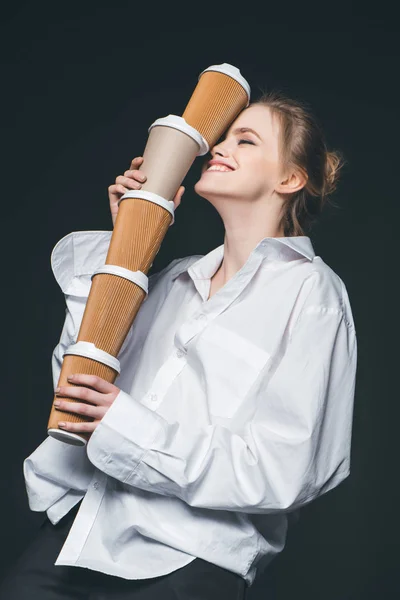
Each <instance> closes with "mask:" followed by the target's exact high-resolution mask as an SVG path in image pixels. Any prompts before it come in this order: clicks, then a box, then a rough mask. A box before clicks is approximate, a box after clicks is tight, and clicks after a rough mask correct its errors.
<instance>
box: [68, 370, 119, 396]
mask: <svg viewBox="0 0 400 600" xmlns="http://www.w3.org/2000/svg"><path fill="white" fill-rule="evenodd" d="M67 379H68V381H70V382H71V383H74V384H75V385H87V386H90V387H91V388H93V389H95V390H97V391H98V392H101V393H102V394H110V393H111V392H115V391H117V390H119V388H117V386H115V385H114V384H113V383H110V382H109V381H106V380H105V379H103V378H102V377H99V376H98V375H88V374H86V373H73V374H71V375H68V377H67Z"/></svg>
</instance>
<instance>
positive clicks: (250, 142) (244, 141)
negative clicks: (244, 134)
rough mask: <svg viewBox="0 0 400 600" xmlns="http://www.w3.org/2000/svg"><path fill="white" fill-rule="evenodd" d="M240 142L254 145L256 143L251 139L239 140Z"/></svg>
mask: <svg viewBox="0 0 400 600" xmlns="http://www.w3.org/2000/svg"><path fill="white" fill-rule="evenodd" d="M238 144H251V145H252V146H255V143H254V142H252V141H251V140H239V141H238Z"/></svg>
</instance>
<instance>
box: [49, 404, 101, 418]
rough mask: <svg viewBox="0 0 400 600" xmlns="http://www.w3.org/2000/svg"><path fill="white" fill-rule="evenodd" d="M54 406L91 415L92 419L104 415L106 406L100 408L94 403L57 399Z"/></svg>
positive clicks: (77, 413)
mask: <svg viewBox="0 0 400 600" xmlns="http://www.w3.org/2000/svg"><path fill="white" fill-rule="evenodd" d="M54 406H55V408H56V410H62V411H64V412H69V413H74V414H76V415H82V416H83V417H91V418H92V419H101V418H102V417H103V415H104V408H99V407H98V406H93V405H92V404H82V403H81V402H69V401H68V400H56V401H55V402H54Z"/></svg>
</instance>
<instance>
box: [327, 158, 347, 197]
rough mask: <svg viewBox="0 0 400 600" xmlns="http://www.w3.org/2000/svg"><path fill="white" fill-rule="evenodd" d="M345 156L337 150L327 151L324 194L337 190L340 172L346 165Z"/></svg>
mask: <svg viewBox="0 0 400 600" xmlns="http://www.w3.org/2000/svg"><path fill="white" fill-rule="evenodd" d="M344 164H345V161H344V159H343V156H342V155H341V154H340V153H339V152H336V151H328V152H327V153H326V162H325V185H324V188H325V189H324V194H326V195H329V194H332V192H334V191H335V190H336V187H337V182H338V179H339V173H340V170H341V169H342V167H343V166H344Z"/></svg>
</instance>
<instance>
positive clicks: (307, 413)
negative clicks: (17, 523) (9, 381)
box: [23, 231, 357, 585]
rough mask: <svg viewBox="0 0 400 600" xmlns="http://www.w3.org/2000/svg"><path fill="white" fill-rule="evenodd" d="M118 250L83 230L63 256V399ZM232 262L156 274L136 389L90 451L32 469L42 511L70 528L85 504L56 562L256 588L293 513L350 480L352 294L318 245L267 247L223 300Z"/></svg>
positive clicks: (134, 375) (63, 247)
mask: <svg viewBox="0 0 400 600" xmlns="http://www.w3.org/2000/svg"><path fill="white" fill-rule="evenodd" d="M110 238H111V232H109V231H79V232H73V233H70V234H68V235H67V236H65V237H64V238H62V239H61V240H60V241H59V242H58V243H57V244H56V246H55V248H54V249H53V252H52V257H51V264H52V269H53V272H54V275H55V278H56V280H57V282H58V283H59V285H60V287H61V289H62V291H63V292H64V294H65V299H66V305H67V309H66V317H65V323H64V326H63V329H62V333H61V337H60V341H59V343H58V345H57V346H56V347H55V349H54V352H53V356H52V370H53V383H54V387H56V385H57V383H58V378H59V373H60V367H61V363H62V357H63V352H64V351H65V349H66V348H67V347H68V346H69V345H70V344H73V343H74V342H75V341H76V338H77V335H78V332H79V327H80V323H81V320H82V316H83V311H84V308H85V304H86V300H87V296H88V294H89V290H90V285H91V279H90V276H91V275H92V273H93V272H94V271H95V270H96V269H97V268H98V267H100V266H101V265H103V264H104V263H105V258H106V254H107V250H108V246H109V242H110ZM223 254H224V246H223V245H221V246H219V247H217V248H215V249H214V250H212V251H211V252H209V253H208V254H207V255H205V256H201V255H194V256H188V257H185V258H178V259H175V260H173V261H172V262H171V263H169V264H168V265H167V266H166V267H165V268H164V269H162V270H161V271H160V272H158V273H153V274H152V275H150V277H149V293H148V296H147V297H146V298H145V300H144V302H143V303H142V305H141V307H140V309H139V312H138V313H137V315H136V318H135V320H134V322H133V325H132V327H131V329H130V330H129V333H128V335H127V337H126V339H125V341H124V344H123V346H122V348H121V351H120V353H119V355H118V359H119V361H120V363H121V373H120V375H119V376H118V377H117V379H116V380H115V385H116V386H117V387H119V388H120V390H121V391H120V393H119V394H118V396H117V397H116V399H115V401H114V403H113V404H112V405H111V407H110V408H109V410H108V411H107V413H106V414H105V416H104V418H103V419H102V421H101V422H100V424H99V425H98V426H97V428H96V430H95V432H94V433H93V434H92V436H91V438H90V440H89V442H88V444H87V446H86V447H77V446H71V445H68V444H66V443H64V442H60V441H58V440H55V439H54V438H52V437H46V439H45V440H44V441H43V442H42V443H41V444H40V445H39V447H38V448H37V449H36V450H34V451H33V453H32V454H31V455H30V456H29V457H28V458H26V459H25V461H24V466H23V467H24V476H25V482H26V489H27V494H28V499H29V506H30V508H31V509H32V510H34V511H47V515H48V517H49V519H50V520H51V522H52V523H54V524H55V523H57V522H58V521H59V520H60V519H61V518H62V517H63V516H64V515H65V514H66V513H68V511H69V510H70V509H71V508H72V507H73V506H74V505H75V504H77V503H78V502H79V501H80V500H81V499H83V500H82V502H81V505H80V507H79V511H78V513H77V515H76V517H75V520H74V522H73V524H72V527H71V529H70V532H69V534H68V537H67V539H66V541H65V543H64V545H63V547H62V549H61V551H60V553H59V555H58V557H57V560H56V562H55V564H56V565H73V566H78V567H86V568H90V569H94V570H97V571H102V572H104V573H107V574H110V575H116V576H119V577H123V578H126V579H141V578H148V577H156V576H160V575H164V574H167V573H170V572H172V571H174V570H176V569H179V568H181V567H183V566H184V565H186V564H188V563H190V562H191V561H192V560H194V559H195V557H200V558H202V559H204V560H206V561H209V562H211V563H214V564H216V565H218V566H220V567H223V568H225V569H228V570H230V571H233V572H235V573H237V574H239V575H240V576H242V577H243V578H244V579H245V580H246V581H247V583H248V584H249V585H251V584H252V583H253V581H254V578H255V576H256V573H257V570H263V569H264V568H265V567H266V566H267V565H268V563H269V562H270V561H271V560H272V559H273V558H274V556H276V555H277V554H278V553H279V552H281V551H282V549H283V548H284V545H285V540H286V535H287V527H288V522H289V520H290V519H289V516H290V513H292V514H293V511H296V513H297V512H298V511H297V510H296V509H298V508H299V507H301V506H303V505H305V504H307V503H309V502H310V501H312V500H314V499H315V498H317V497H318V496H320V495H321V494H323V493H326V492H327V491H329V490H331V489H332V488H334V487H336V486H337V485H338V484H340V483H341V482H342V481H343V480H344V479H345V478H346V477H347V476H348V475H349V472H350V450H351V431H352V417H353V402H354V392H355V379H356V364H357V342H356V333H355V327H354V321H353V316H352V311H351V307H350V303H349V298H348V294H347V291H346V287H345V285H344V283H343V281H342V280H341V278H340V277H339V276H338V275H337V274H336V273H335V272H334V271H333V270H332V269H331V268H330V267H329V266H328V265H327V264H326V263H325V262H324V261H323V260H322V258H321V257H319V256H316V255H315V253H314V250H313V246H312V243H311V241H310V238H309V237H307V236H297V237H281V238H269V237H267V238H264V239H263V240H262V241H261V242H260V243H259V244H257V246H256V247H255V248H254V249H253V251H252V252H251V254H250V256H249V257H248V259H247V261H246V263H245V264H244V265H243V267H242V268H241V269H240V270H239V271H238V272H237V273H236V274H235V276H234V277H232V278H231V279H230V280H229V281H228V282H227V283H226V284H225V285H224V286H223V287H222V288H221V289H219V290H218V292H217V293H216V294H214V295H213V296H212V297H211V298H210V299H208V295H209V289H210V278H211V277H212V275H213V274H214V273H215V272H216V270H217V269H218V267H219V265H220V263H221V261H222V259H223ZM49 402H50V399H49ZM50 407H51V405H50V404H49V412H50ZM43 427H44V429H45V427H46V424H45V423H44V424H43ZM296 513H294V514H296Z"/></svg>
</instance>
